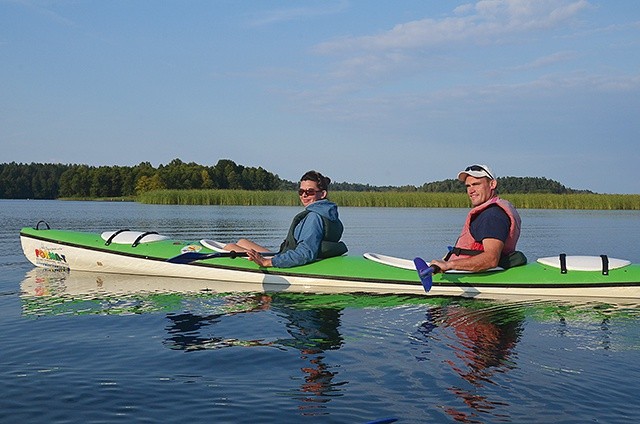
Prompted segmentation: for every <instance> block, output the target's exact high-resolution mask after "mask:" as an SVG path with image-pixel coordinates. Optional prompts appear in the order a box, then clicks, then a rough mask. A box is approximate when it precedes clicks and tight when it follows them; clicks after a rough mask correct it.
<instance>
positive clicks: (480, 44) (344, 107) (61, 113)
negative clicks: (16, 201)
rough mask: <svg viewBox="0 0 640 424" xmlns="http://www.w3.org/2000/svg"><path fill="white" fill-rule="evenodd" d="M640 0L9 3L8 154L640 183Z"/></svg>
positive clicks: (1, 50)
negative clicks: (482, 166) (479, 167)
mask: <svg viewBox="0 0 640 424" xmlns="http://www.w3.org/2000/svg"><path fill="white" fill-rule="evenodd" d="M639 65H640V7H639V4H638V2H637V1H636V0H628V1H625V0H616V1H605V0H589V1H586V0H531V1H523V0H484V1H471V2H464V1H448V0H440V1H424V0H403V1H386V2H381V1H377V2H372V1H368V0H359V1H339V0H335V1H334V0H317V1H315V0H309V1H268V0H259V1H258V0H253V1H251V0H246V1H236V0H224V1H223V0H221V1H213V0H211V1H199V0H190V1H149V0H136V1H129V0H110V1H79V0H42V1H27V0H9V1H7V0H0V163H4V162H13V161H15V162H22V163H30V162H57V163H84V164H89V165H135V164H138V163H140V162H151V163H152V164H153V165H154V166H157V165H160V164H167V163H169V162H170V161H171V160H172V159H175V158H179V159H181V160H183V161H185V162H196V163H200V164H203V165H214V164H215V163H216V162H217V161H218V160H219V159H231V160H233V161H235V162H236V163H238V164H241V165H245V166H256V167H258V166H261V167H263V168H265V169H267V170H268V171H270V172H273V173H276V174H278V175H279V176H280V177H282V178H286V179H288V180H292V181H297V179H298V178H299V177H300V175H302V174H303V173H304V172H305V171H307V170H309V169H317V170H319V171H321V172H323V173H324V174H326V175H328V176H329V177H331V178H332V179H333V180H334V181H340V182H342V181H347V182H360V183H369V184H373V185H405V184H411V185H421V184H423V183H425V182H430V181H438V180H442V179H446V178H454V177H455V175H456V174H457V172H458V171H459V170H460V169H462V168H464V167H465V166H467V165H469V164H471V163H486V164H489V165H490V166H491V167H493V169H494V171H495V173H496V174H497V175H498V176H532V177H546V178H550V179H553V180H557V181H559V182H561V183H562V184H564V185H566V186H567V187H571V188H577V189H590V190H594V191H597V192H600V193H640V177H639V176H637V175H636V172H637V171H638V168H639V167H640V163H639V162H640V154H639V152H638V139H639V138H640V119H639V117H640V66H639Z"/></svg>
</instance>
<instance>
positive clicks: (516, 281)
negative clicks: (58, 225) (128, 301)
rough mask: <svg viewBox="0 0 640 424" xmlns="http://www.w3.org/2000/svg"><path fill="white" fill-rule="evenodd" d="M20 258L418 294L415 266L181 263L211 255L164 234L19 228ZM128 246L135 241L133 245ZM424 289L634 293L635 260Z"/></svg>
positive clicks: (488, 294) (110, 269) (302, 287)
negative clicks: (112, 236)
mask: <svg viewBox="0 0 640 424" xmlns="http://www.w3.org/2000/svg"><path fill="white" fill-rule="evenodd" d="M20 240H21V244H22V249H23V252H24V254H25V256H26V258H27V259H28V260H29V261H30V262H31V263H33V264H34V265H36V266H38V267H44V268H53V269H64V270H71V271H73V270H75V271H89V272H98V273H115V274H131V275H143V276H161V277H179V278H183V279H184V278H186V279H200V280H211V281H219V282H232V283H234V284H237V285H242V284H246V285H247V287H252V288H255V287H263V288H269V290H271V291H273V290H280V291H315V292H341V293H344V292H353V293H355V292H365V293H382V294H421V295H424V294H426V293H425V290H424V288H423V287H422V284H421V283H420V280H419V278H418V275H417V273H416V272H415V271H412V270H407V269H402V268H399V267H395V266H389V265H385V264H382V263H377V262H374V261H371V260H368V259H366V258H364V257H360V256H348V255H345V256H341V257H336V258H330V259H324V260H322V261H317V262H314V263H311V264H307V265H303V266H299V267H294V268H260V267H258V266H257V265H256V264H254V263H253V262H251V261H248V260H246V259H244V258H235V259H232V258H228V257H221V258H212V259H206V260H199V261H194V262H191V263H188V264H180V263H171V262H168V261H167V260H168V259H170V258H173V257H175V256H178V255H180V254H183V253H185V252H199V253H215V252H214V251H213V250H210V249H208V248H207V247H205V246H203V245H202V244H200V242H197V241H183V240H172V239H168V238H164V239H154V241H150V242H144V240H143V241H142V242H140V243H129V242H127V243H114V242H111V243H110V242H109V240H105V238H104V237H103V235H101V234H98V233H86V232H75V231H66V230H54V229H34V228H23V229H22V230H21V232H20ZM134 244H135V245H134ZM428 295H435V296H438V295H442V296H462V297H472V298H565V297H574V298H597V299H607V298H618V299H639V298H640V265H638V264H631V265H628V266H625V267H622V268H619V269H613V270H610V271H609V272H608V274H607V275H603V273H602V272H593V271H570V272H568V273H565V274H562V273H561V272H560V270H559V269H556V268H554V267H551V266H547V265H542V264H539V263H535V262H534V263H529V264H527V265H524V266H520V267H515V268H512V269H509V270H506V271H492V272H484V273H451V274H450V273H446V274H437V275H435V276H434V278H433V287H432V289H431V290H430V291H429V293H428Z"/></svg>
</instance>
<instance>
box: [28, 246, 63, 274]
mask: <svg viewBox="0 0 640 424" xmlns="http://www.w3.org/2000/svg"><path fill="white" fill-rule="evenodd" d="M56 250H61V249H46V248H40V249H36V250H35V255H36V262H37V263H38V265H41V266H45V267H49V268H62V269H69V265H68V264H67V258H66V256H65V255H64V254H63V253H62V252H61V251H58V252H56Z"/></svg>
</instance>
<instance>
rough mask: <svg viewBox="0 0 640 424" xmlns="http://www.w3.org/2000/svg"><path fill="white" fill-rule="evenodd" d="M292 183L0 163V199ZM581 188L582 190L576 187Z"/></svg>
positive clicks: (204, 169) (268, 176)
mask: <svg viewBox="0 0 640 424" xmlns="http://www.w3.org/2000/svg"><path fill="white" fill-rule="evenodd" d="M498 182H499V188H500V192H501V193H556V194H563V193H578V192H579V191H577V190H571V189H568V188H566V187H565V186H563V185H562V184H560V183H558V182H556V181H552V180H548V179H546V178H533V177H524V178H523V177H503V178H498ZM296 186H297V181H296V182H292V181H287V180H284V179H281V178H280V177H279V176H278V175H277V174H273V173H271V172H269V171H266V170H265V169H263V168H261V167H258V168H255V167H246V166H242V165H238V164H236V163H235V162H233V161H232V160H229V159H221V160H219V161H218V163H216V165H215V166H204V165H199V164H197V163H193V162H191V163H185V162H182V161H181V160H180V159H174V160H172V161H171V162H170V163H169V164H167V165H160V166H158V167H157V168H156V167H154V166H152V165H151V164H150V163H149V162H141V163H140V164H138V165H135V166H89V165H80V164H53V163H44V164H43V163H30V164H23V163H15V162H11V163H3V164H0V198H2V199H57V198H104V197H134V196H136V195H138V194H141V193H144V192H147V191H151V190H161V189H178V190H182V189H234V190H265V191H270V190H292V189H295V187H296ZM331 190H334V191H425V192H445V193H446V192H456V193H459V192H463V191H464V185H463V184H462V183H461V182H460V181H458V180H444V181H438V182H431V183H425V184H423V185H422V186H419V187H416V186H411V185H407V186H401V187H394V186H372V185H369V184H358V183H346V182H343V183H332V184H331ZM581 192H585V191H581Z"/></svg>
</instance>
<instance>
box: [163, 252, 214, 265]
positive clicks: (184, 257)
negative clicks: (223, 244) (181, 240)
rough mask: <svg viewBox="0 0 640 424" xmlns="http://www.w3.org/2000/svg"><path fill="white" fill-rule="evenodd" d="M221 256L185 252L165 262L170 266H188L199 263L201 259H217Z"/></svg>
mask: <svg viewBox="0 0 640 424" xmlns="http://www.w3.org/2000/svg"><path fill="white" fill-rule="evenodd" d="M220 256H222V255H221V254H220V253H198V252H186V253H183V254H181V255H178V256H174V257H173V258H169V259H167V262H169V263H172V264H189V263H191V262H193V261H199V260H202V259H210V258H217V257H220Z"/></svg>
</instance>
